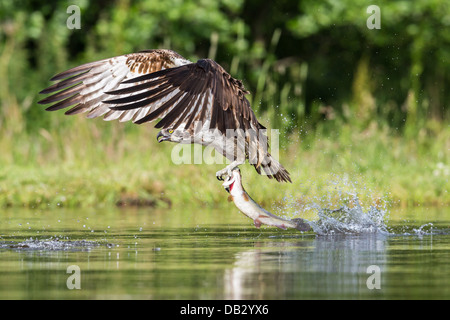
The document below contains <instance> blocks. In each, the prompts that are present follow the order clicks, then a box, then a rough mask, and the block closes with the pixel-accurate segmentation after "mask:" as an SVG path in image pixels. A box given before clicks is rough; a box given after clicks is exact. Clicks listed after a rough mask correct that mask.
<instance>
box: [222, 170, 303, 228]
mask: <svg viewBox="0 0 450 320" xmlns="http://www.w3.org/2000/svg"><path fill="white" fill-rule="evenodd" d="M222 185H223V187H224V188H225V190H226V191H227V192H228V193H229V194H230V195H229V196H228V200H229V201H233V202H234V204H235V205H236V207H237V208H238V209H239V210H240V211H241V212H242V213H243V214H244V215H246V216H247V217H249V218H250V219H252V220H253V223H254V225H255V227H257V228H259V227H260V226H261V225H262V224H265V225H268V226H273V227H278V228H281V229H283V230H286V229H287V228H293V229H297V230H299V231H309V230H311V226H310V225H309V224H308V222H306V221H305V220H303V219H300V218H296V219H292V220H289V219H283V218H280V217H277V216H276V215H274V214H272V213H270V212H269V211H267V210H265V209H264V208H262V207H261V206H260V205H259V204H257V203H256V202H255V201H254V200H253V199H252V198H251V197H250V196H249V195H248V193H247V192H246V191H245V190H244V187H243V186H242V178H241V172H240V170H239V168H235V169H233V171H231V175H229V176H228V177H227V178H226V180H225V182H224V183H223V184H222Z"/></svg>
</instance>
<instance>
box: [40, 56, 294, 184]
mask: <svg viewBox="0 0 450 320" xmlns="http://www.w3.org/2000/svg"><path fill="white" fill-rule="evenodd" d="M51 80H52V81H58V82H56V83H55V84H53V85H52V86H50V87H48V88H46V89H44V90H42V91H41V92H40V93H41V94H51V95H50V96H48V97H47V98H45V99H43V100H41V101H39V102H38V103H39V104H51V105H50V106H49V107H48V108H47V109H46V110H48V111H55V110H60V109H65V108H69V109H68V110H67V111H66V112H65V114H66V115H73V114H78V113H84V112H86V113H87V117H88V118H96V117H100V116H103V119H104V120H107V121H108V120H115V119H117V120H119V121H132V122H134V123H136V124H142V123H145V122H151V121H154V120H158V119H159V122H157V124H156V125H155V127H156V128H160V129H161V131H160V132H159V133H158V135H157V139H158V141H159V142H162V141H172V142H177V143H198V144H202V145H204V146H208V145H209V146H212V147H214V148H215V150H216V151H218V152H219V153H220V154H222V155H223V156H225V157H226V158H227V159H228V160H229V161H230V164H229V165H227V166H226V167H225V168H224V169H222V170H220V171H218V172H217V173H216V176H217V178H218V179H219V180H223V177H224V176H226V175H228V176H230V175H231V172H232V170H233V169H234V168H236V167H237V166H239V165H241V164H243V163H245V160H248V162H249V163H250V164H252V165H253V166H254V167H255V169H256V171H257V172H258V173H259V174H263V175H267V176H268V177H269V178H271V179H272V178H275V179H276V180H277V181H279V182H283V181H284V182H288V181H289V182H291V179H290V177H289V173H288V172H287V170H286V169H285V168H284V167H283V166H282V165H281V164H280V163H279V162H278V161H277V160H276V159H275V158H274V157H273V156H272V155H271V154H270V153H269V152H268V140H267V136H266V135H265V134H264V131H265V127H264V126H263V125H261V124H260V123H259V122H258V120H257V119H256V116H255V114H254V112H253V110H252V109H251V107H250V103H249V101H248V100H247V99H246V97H245V95H246V94H248V93H249V92H248V91H247V90H245V88H244V86H243V84H242V81H240V80H236V79H234V78H233V77H231V76H230V75H229V74H228V73H227V72H226V71H225V70H224V69H223V68H222V67H221V66H220V65H219V64H218V63H217V62H215V61H213V60H211V59H201V60H198V61H197V62H196V63H193V62H191V61H189V60H187V59H185V58H183V57H182V56H181V55H179V54H178V53H176V52H174V51H172V50H163V49H156V50H144V51H140V52H137V53H131V54H126V55H122V56H117V57H113V58H109V59H104V60H100V61H95V62H90V63H86V64H83V65H81V66H78V67H75V68H72V69H69V70H67V71H64V72H61V73H59V74H57V75H55V76H54V77H53V78H51Z"/></svg>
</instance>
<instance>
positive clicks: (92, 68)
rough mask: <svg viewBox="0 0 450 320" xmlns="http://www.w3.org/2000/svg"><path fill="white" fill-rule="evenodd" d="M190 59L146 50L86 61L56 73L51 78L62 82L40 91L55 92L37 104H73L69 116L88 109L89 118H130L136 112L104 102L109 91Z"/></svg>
mask: <svg viewBox="0 0 450 320" xmlns="http://www.w3.org/2000/svg"><path fill="white" fill-rule="evenodd" d="M188 62H189V61H187V60H185V59H184V58H183V57H181V56H180V55H178V54H177V53H175V52H173V51H171V50H146V51H141V52H138V53H132V54H127V55H123V56H118V57H114V58H110V59H104V60H100V61H96V62H91V63H86V64H84V65H81V66H78V67H75V68H72V69H70V70H67V71H64V72H61V73H59V74H57V75H56V76H54V77H53V78H52V79H51V80H52V81H59V82H57V83H55V84H54V85H52V86H50V87H48V88H47V89H44V90H42V91H41V92H40V93H42V94H49V93H51V94H52V95H50V96H48V97H47V98H45V99H43V100H41V101H39V102H38V103H39V104H51V103H53V104H52V105H51V106H50V107H48V108H47V110H49V111H55V110H60V109H64V108H68V107H71V108H70V109H69V110H68V111H66V114H68V115H72V114H77V113H84V112H88V114H87V117H88V118H95V117H99V116H104V120H114V119H119V120H120V121H127V120H130V119H131V118H132V117H133V116H135V113H136V112H131V113H130V112H123V111H114V110H111V109H110V105H108V104H105V103H103V101H104V100H106V99H108V98H110V96H109V95H108V94H107V92H108V91H112V90H117V89H119V88H125V87H127V85H122V84H121V83H122V82H123V81H125V80H127V79H131V78H134V77H136V76H139V75H143V74H147V73H151V72H156V71H159V70H163V69H167V68H173V67H176V66H177V65H180V64H182V63H188ZM128 86H130V85H128ZM133 86H135V84H133Z"/></svg>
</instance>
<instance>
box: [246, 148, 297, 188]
mask: <svg viewBox="0 0 450 320" xmlns="http://www.w3.org/2000/svg"><path fill="white" fill-rule="evenodd" d="M253 166H254V167H255V169H256V172H258V173H259V174H261V175H265V176H267V177H268V178H269V179H273V178H275V179H276V180H277V181H278V182H291V183H292V181H291V178H290V177H289V172H288V171H287V170H286V169H285V168H284V167H283V165H282V164H281V163H279V162H278V161H277V160H276V159H275V158H274V157H272V155H271V154H270V153H267V156H266V157H265V158H264V160H263V161H262V162H261V163H260V164H254V165H253ZM261 168H262V170H261Z"/></svg>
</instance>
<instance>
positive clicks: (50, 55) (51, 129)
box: [0, 0, 450, 207]
mask: <svg viewBox="0 0 450 320" xmlns="http://www.w3.org/2000/svg"><path fill="white" fill-rule="evenodd" d="M371 4H373V3H371V2H370V1H363V0H356V1H349V0H339V1H338V0H336V1H331V0H329V1H314V0H309V1H288V0H281V1H274V2H272V1H255V0H250V1H243V0H224V1H209V0H204V1H200V0H199V1H192V0H188V1H181V0H164V1H160V0H158V1H154V0H149V1H132V0H117V1H102V0H101V1H85V0H79V1H77V0H73V1H55V2H54V3H48V2H44V1H32V0H28V1H26V0H22V1H20V0H19V1H10V0H0V27H1V32H0V83H1V85H0V152H1V154H0V206H3V207H8V206H27V207H57V206H98V205H101V206H108V205H152V206H153V205H156V206H165V205H176V204H186V203H193V204H194V205H198V204H203V205H213V206H217V205H220V204H221V203H223V202H224V199H225V197H226V193H224V191H223V190H222V187H221V186H220V184H218V183H217V181H215V175H214V173H215V171H217V170H219V169H220V168H221V167H223V165H217V166H214V165H213V166H208V165H205V164H203V165H184V166H177V165H175V164H173V163H171V161H170V155H171V150H172V149H171V147H172V146H171V145H166V144H161V145H158V144H157V143H156V140H155V135H156V131H155V130H154V129H153V128H152V127H153V126H152V125H147V126H136V125H133V124H121V123H118V122H113V123H108V122H104V121H102V120H101V119H95V120H87V119H84V117H82V116H74V117H66V116H64V115H63V113H62V112H59V113H58V112H56V113H50V112H45V111H44V108H43V107H42V106H40V105H37V101H38V100H40V99H41V98H42V96H39V94H38V92H39V91H40V90H42V89H43V88H45V87H47V86H48V85H49V84H50V82H49V79H50V77H51V76H53V75H54V74H56V73H59V72H61V71H63V70H66V69H68V68H70V67H73V66H76V65H79V64H82V63H86V62H89V61H94V60H99V59H103V58H107V57H112V56H116V55H122V54H126V53H130V52H135V51H139V50H143V49H151V48H167V49H172V50H174V51H176V52H178V53H179V54H181V55H182V56H184V57H185V58H187V59H189V60H191V61H196V59H200V58H206V57H207V58H211V59H214V60H216V61H217V62H219V63H220V64H221V65H222V66H223V67H224V68H225V69H226V70H228V71H229V72H230V73H231V75H232V76H234V77H235V78H238V79H242V80H243V82H244V84H245V86H246V88H247V89H248V90H249V91H250V92H251V95H249V96H248V98H249V100H250V102H251V103H252V106H253V108H254V110H255V111H256V113H257V116H258V117H259V119H260V122H262V123H263V124H264V125H266V126H267V127H268V128H275V129H279V130H280V132H281V136H280V142H281V146H282V151H281V154H280V160H281V162H282V163H283V164H284V166H285V167H286V168H287V169H288V170H289V171H290V172H291V174H292V177H293V182H294V183H293V184H289V185H287V184H283V185H279V184H277V183H276V182H274V181H269V180H268V179H267V178H265V177H260V176H258V175H257V174H256V173H255V172H254V170H252V169H251V168H250V169H244V175H245V178H244V185H245V187H246V188H247V190H248V192H249V193H250V194H251V195H253V196H254V198H255V200H257V201H259V202H261V203H263V204H269V205H273V204H274V203H276V204H280V205H286V203H287V202H289V205H292V204H294V205H302V204H304V203H307V202H308V201H309V199H321V200H322V201H330V202H331V203H333V201H335V200H336V201H337V200H339V198H340V195H341V193H336V194H334V193H333V190H336V188H338V189H339V190H342V189H346V188H350V189H353V190H357V193H358V194H359V193H360V194H359V196H360V197H361V198H362V199H366V201H367V202H368V203H380V202H383V201H387V202H388V203H389V204H392V205H401V206H411V205H433V206H442V205H448V204H450V196H449V189H450V182H449V178H450V161H449V160H450V152H449V150H450V128H449V116H450V111H449V108H448V101H449V98H450V90H448V88H449V86H450V75H449V70H450V32H449V31H450V3H449V2H448V1H447V0H414V1H384V0H383V1H377V3H376V4H377V5H378V6H379V7H380V9H381V29H369V28H368V27H367V25H366V21H367V19H369V17H370V16H371V13H367V7H368V6H369V5H371ZM70 5H77V6H79V8H80V9H81V29H73V30H70V29H68V28H67V26H66V22H67V19H68V18H69V17H70V15H71V14H72V13H67V8H68V7H69V6H70ZM336 185H338V187H336ZM287 199H290V200H287Z"/></svg>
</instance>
